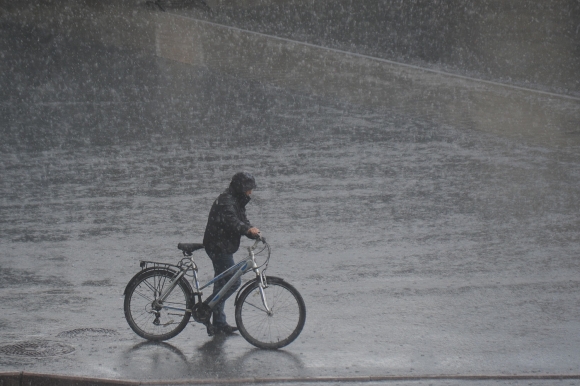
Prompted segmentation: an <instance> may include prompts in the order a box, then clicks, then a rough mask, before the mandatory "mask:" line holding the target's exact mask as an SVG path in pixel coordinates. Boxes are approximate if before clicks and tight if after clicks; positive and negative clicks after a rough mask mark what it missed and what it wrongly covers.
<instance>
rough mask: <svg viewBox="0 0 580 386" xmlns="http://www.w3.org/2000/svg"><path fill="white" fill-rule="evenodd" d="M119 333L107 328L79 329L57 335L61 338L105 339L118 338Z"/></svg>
mask: <svg viewBox="0 0 580 386" xmlns="http://www.w3.org/2000/svg"><path fill="white" fill-rule="evenodd" d="M117 335H119V333H118V332H117V331H115V330H110V329H107V328H77V329H74V330H69V331H63V332H61V333H60V334H58V335H57V337H59V338H81V337H82V338H87V337H88V338H90V337H96V338H100V337H104V336H117Z"/></svg>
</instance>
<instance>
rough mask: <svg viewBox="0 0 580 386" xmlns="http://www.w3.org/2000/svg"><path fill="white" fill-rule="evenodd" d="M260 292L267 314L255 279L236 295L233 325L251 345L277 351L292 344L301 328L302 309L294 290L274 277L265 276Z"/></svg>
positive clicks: (303, 314) (301, 302) (303, 315)
mask: <svg viewBox="0 0 580 386" xmlns="http://www.w3.org/2000/svg"><path fill="white" fill-rule="evenodd" d="M267 283H268V286H267V287H266V288H265V289H264V294H265V296H266V303H267V304H268V307H269V308H270V310H271V312H270V313H268V311H267V310H266V308H265V307H264V304H263V302H262V296H261V294H260V281H259V280H256V281H255V282H253V283H252V284H250V285H249V286H248V287H246V289H244V290H243V292H242V293H241V294H240V296H239V298H238V299H237V303H236V325H237V326H238V328H239V330H240V334H242V336H243V337H244V338H245V339H246V340H247V341H248V342H250V343H251V344H253V345H254V346H256V347H259V348H264V349H278V348H282V347H284V346H287V345H289V344H290V343H292V342H293V341H294V340H295V339H296V338H297V337H298V335H300V332H301V331H302V328H303V327H304V322H305V321H306V306H305V305H304V300H303V299H302V296H300V293H299V292H298V291H297V290H296V288H294V287H292V286H291V285H290V284H288V283H286V282H285V281H284V280H282V279H280V278H277V277H268V279H267Z"/></svg>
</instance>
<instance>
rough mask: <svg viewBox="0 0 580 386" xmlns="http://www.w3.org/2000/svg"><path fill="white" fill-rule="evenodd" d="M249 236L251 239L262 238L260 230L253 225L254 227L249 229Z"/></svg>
mask: <svg viewBox="0 0 580 386" xmlns="http://www.w3.org/2000/svg"><path fill="white" fill-rule="evenodd" d="M248 237H249V238H251V239H258V238H260V230H259V229H258V228H256V227H252V228H250V229H248Z"/></svg>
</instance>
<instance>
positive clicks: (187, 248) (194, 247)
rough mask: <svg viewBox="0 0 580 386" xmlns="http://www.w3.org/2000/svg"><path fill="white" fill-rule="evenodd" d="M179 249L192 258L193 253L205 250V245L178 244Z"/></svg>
mask: <svg viewBox="0 0 580 386" xmlns="http://www.w3.org/2000/svg"><path fill="white" fill-rule="evenodd" d="M177 248H178V249H180V250H182V251H183V253H184V254H186V255H188V256H191V253H192V252H193V251H197V250H198V249H203V248H204V247H203V244H199V243H179V244H177Z"/></svg>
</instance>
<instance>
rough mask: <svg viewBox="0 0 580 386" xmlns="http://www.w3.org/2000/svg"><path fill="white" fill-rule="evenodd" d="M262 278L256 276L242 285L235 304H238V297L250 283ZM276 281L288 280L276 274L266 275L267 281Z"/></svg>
mask: <svg viewBox="0 0 580 386" xmlns="http://www.w3.org/2000/svg"><path fill="white" fill-rule="evenodd" d="M259 281H260V279H258V278H255V279H252V280H249V281H247V282H246V283H245V284H244V285H243V286H241V287H240V289H239V290H238V293H237V294H236V300H234V306H235V305H236V304H238V299H239V298H240V294H241V293H242V292H244V290H245V289H246V288H247V287H249V286H250V285H252V284H254V283H255V282H259ZM275 281H278V282H280V281H286V280H284V279H282V278H281V277H276V276H266V282H275Z"/></svg>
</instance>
